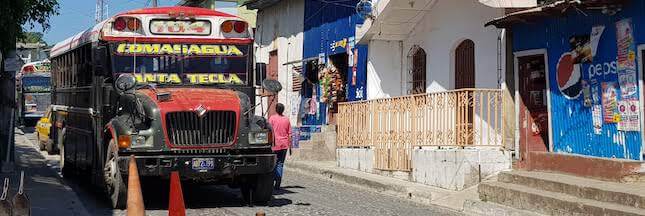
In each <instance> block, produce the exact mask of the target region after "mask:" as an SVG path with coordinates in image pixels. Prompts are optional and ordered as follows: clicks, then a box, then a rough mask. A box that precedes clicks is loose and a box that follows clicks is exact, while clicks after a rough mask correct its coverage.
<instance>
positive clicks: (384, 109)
mask: <svg viewBox="0 0 645 216" xmlns="http://www.w3.org/2000/svg"><path fill="white" fill-rule="evenodd" d="M509 97H510V96H508V95H507V94H504V92H503V91H502V90H500V89H459V90H450V91H445V92H438V93H429V94H419V95H409V96H402V97H395V98H384V99H375V100H368V101H359V102H349V103H341V104H339V113H338V122H337V134H338V136H337V142H336V143H337V147H339V148H347V147H371V148H373V149H374V151H375V152H374V153H375V168H377V169H383V170H403V171H406V170H410V169H411V167H410V157H411V151H412V149H413V148H414V147H419V146H460V147H467V146H499V147H503V146H507V144H510V143H509V142H511V141H512V137H513V134H511V131H512V128H511V127H514V125H513V123H512V122H513V121H512V116H511V115H513V114H512V113H513V106H512V101H510V99H509ZM509 114H510V115H509ZM509 129H511V130H509Z"/></svg>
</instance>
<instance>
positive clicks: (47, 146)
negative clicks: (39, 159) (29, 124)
mask: <svg viewBox="0 0 645 216" xmlns="http://www.w3.org/2000/svg"><path fill="white" fill-rule="evenodd" d="M41 145H43V146H44V147H45V150H47V154H49V155H55V154H56V153H58V149H56V146H54V143H52V142H51V141H47V142H46V143H45V144H41Z"/></svg>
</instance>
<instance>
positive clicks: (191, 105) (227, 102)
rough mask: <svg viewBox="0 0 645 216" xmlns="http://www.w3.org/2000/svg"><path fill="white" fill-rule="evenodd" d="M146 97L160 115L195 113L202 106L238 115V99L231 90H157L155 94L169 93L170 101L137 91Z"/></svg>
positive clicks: (150, 92) (151, 92)
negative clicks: (150, 100) (233, 112)
mask: <svg viewBox="0 0 645 216" xmlns="http://www.w3.org/2000/svg"><path fill="white" fill-rule="evenodd" d="M138 91H139V92H140V93H143V94H145V95H148V97H150V98H151V99H152V100H153V101H154V102H155V103H156V104H157V106H159V109H160V111H161V113H162V114H165V113H168V112H175V111H195V109H197V107H199V106H203V107H204V108H206V110H230V111H235V112H236V113H238V114H239V112H240V98H239V97H238V96H237V93H235V91H233V90H226V89H205V88H168V89H157V92H159V93H164V92H169V93H170V94H171V99H170V100H168V101H163V102H162V101H158V100H157V95H156V94H155V93H154V91H152V90H150V89H141V90H138ZM162 116H163V115H162Z"/></svg>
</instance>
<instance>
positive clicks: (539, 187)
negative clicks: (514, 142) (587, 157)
mask: <svg viewBox="0 0 645 216" xmlns="http://www.w3.org/2000/svg"><path fill="white" fill-rule="evenodd" d="M479 198H480V199H481V200H482V201H486V202H492V203H497V204H502V205H505V206H509V207H512V208H516V209H522V210H529V211H532V212H536V213H540V214H546V215H645V183H643V182H635V183H617V182H607V181H600V180H595V179H587V178H581V177H576V176H571V175H565V174H556V173H545V172H528V171H510V172H502V173H500V174H499V175H498V178H497V181H493V182H483V183H481V184H480V185H479Z"/></svg>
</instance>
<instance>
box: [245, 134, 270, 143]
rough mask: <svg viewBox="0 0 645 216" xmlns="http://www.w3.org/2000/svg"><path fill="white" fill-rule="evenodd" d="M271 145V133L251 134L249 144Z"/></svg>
mask: <svg viewBox="0 0 645 216" xmlns="http://www.w3.org/2000/svg"><path fill="white" fill-rule="evenodd" d="M267 143H269V132H249V144H267Z"/></svg>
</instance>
